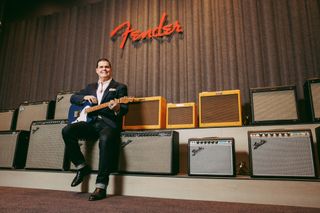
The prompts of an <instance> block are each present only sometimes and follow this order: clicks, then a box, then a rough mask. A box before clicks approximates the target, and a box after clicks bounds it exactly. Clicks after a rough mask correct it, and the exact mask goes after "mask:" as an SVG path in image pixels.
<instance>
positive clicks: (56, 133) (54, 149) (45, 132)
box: [26, 120, 68, 170]
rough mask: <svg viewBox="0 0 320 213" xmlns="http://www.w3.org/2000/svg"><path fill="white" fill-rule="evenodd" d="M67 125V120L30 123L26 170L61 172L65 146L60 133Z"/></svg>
mask: <svg viewBox="0 0 320 213" xmlns="http://www.w3.org/2000/svg"><path fill="white" fill-rule="evenodd" d="M67 123H68V122H67V120H44V121H34V122H32V125H31V132H30V141H29V149H28V156H27V162H26V169H55V170H63V168H64V155H65V145H64V142H63V139H62V134H61V131H62V128H63V127H65V126H66V125H67Z"/></svg>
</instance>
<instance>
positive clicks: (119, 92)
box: [62, 58, 128, 201]
mask: <svg viewBox="0 0 320 213" xmlns="http://www.w3.org/2000/svg"><path fill="white" fill-rule="evenodd" d="M96 73H97V75H98V77H99V78H98V82H96V83H92V84H89V85H87V86H86V88H84V89H83V90H81V91H80V92H77V93H75V94H74V95H72V96H71V98H70V101H71V103H72V104H77V105H81V104H83V103H85V102H90V103H92V104H102V103H106V102H110V104H109V105H108V107H106V108H103V109H100V110H98V111H95V112H91V113H89V114H88V115H89V117H90V118H91V119H92V120H91V121H90V122H85V121H80V122H75V123H72V124H68V125H67V126H66V127H65V128H63V130H62V136H63V139H64V142H65V144H66V152H67V154H68V156H69V158H70V160H71V162H72V163H73V164H74V165H75V166H76V168H77V173H76V176H75V178H74V179H73V181H72V183H71V186H72V187H74V186H77V185H79V184H80V183H81V182H82V181H83V179H84V177H85V176H87V175H89V174H90V172H91V168H90V167H89V166H88V165H87V164H86V161H85V158H84V156H83V154H82V153H81V150H80V146H79V143H78V140H79V139H82V140H86V141H95V140H97V139H99V170H98V175H97V179H96V189H95V190H94V192H93V193H92V194H91V195H90V197H89V201H94V200H100V199H103V198H105V197H106V189H107V186H108V182H109V175H110V173H111V172H114V171H116V170H117V164H118V156H119V149H120V131H121V125H122V116H123V115H124V114H126V113H127V111H128V106H127V104H120V103H117V102H116V101H114V99H119V98H121V97H124V96H127V86H126V85H124V84H121V83H118V82H116V81H115V80H113V79H112V69H111V63H110V61H109V60H108V59H106V58H102V59H99V60H98V61H97V65H96Z"/></svg>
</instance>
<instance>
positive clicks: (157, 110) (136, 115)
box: [122, 96, 167, 130]
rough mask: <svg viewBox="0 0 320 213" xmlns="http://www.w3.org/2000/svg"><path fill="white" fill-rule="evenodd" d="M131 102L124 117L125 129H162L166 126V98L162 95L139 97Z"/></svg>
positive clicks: (123, 126)
mask: <svg viewBox="0 0 320 213" xmlns="http://www.w3.org/2000/svg"><path fill="white" fill-rule="evenodd" d="M138 99H139V100H140V101H139V102H134V103H130V104H129V112H128V113H127V114H126V115H125V116H124V118H123V125H122V128H123V129H124V130H138V129H162V128H165V127H166V105H167V102H166V99H164V98H163V97H161V96H155V97H144V98H138Z"/></svg>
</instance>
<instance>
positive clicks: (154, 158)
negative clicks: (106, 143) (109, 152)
mask: <svg viewBox="0 0 320 213" xmlns="http://www.w3.org/2000/svg"><path fill="white" fill-rule="evenodd" d="M119 172H125V173H149V174H169V175H174V174H177V173H178V172H179V133H178V132H175V131H161V130H160V131H138V132H135V131H133V132H122V133H121V148H120V159H119Z"/></svg>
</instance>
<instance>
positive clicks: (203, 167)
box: [188, 137, 236, 176]
mask: <svg viewBox="0 0 320 213" xmlns="http://www.w3.org/2000/svg"><path fill="white" fill-rule="evenodd" d="M188 174H189V175H210V176H235V174H236V167H235V149H234V139H233V138H216V137H209V138H190V139H189V140H188Z"/></svg>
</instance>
